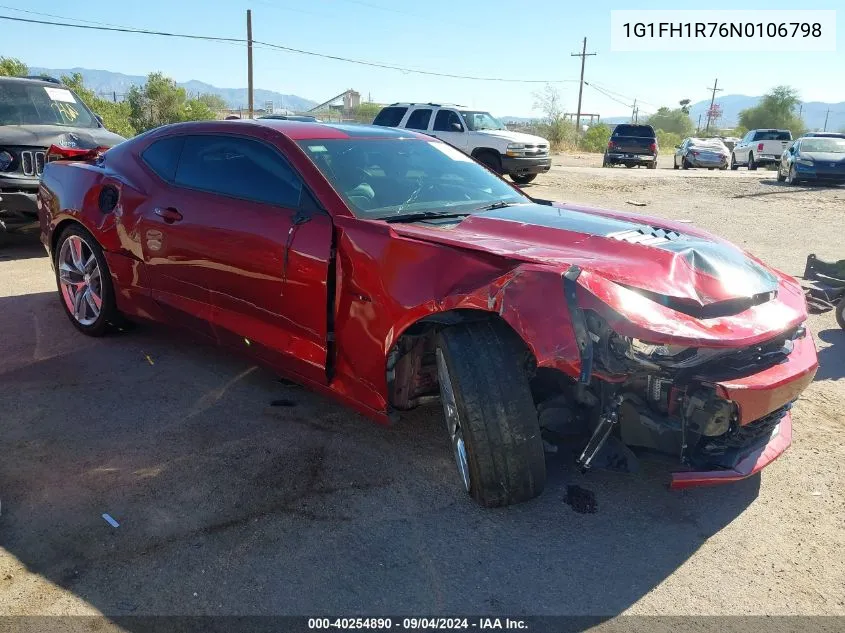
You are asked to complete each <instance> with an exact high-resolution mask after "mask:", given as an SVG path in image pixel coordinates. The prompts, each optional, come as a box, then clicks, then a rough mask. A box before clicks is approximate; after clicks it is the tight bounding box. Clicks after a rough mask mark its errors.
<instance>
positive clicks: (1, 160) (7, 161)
mask: <svg viewBox="0 0 845 633" xmlns="http://www.w3.org/2000/svg"><path fill="white" fill-rule="evenodd" d="M13 162H15V157H14V156H12V155H11V154H10V153H9V152H7V151H5V150H4V151H2V152H0V171H8V170H9V169H10V168H11V167H12V163H13Z"/></svg>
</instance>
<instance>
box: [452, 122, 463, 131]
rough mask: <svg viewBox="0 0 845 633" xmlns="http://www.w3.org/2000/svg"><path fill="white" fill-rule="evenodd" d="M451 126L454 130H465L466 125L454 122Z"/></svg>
mask: <svg viewBox="0 0 845 633" xmlns="http://www.w3.org/2000/svg"><path fill="white" fill-rule="evenodd" d="M449 127H451V128H452V131H453V132H463V131H464V126H463V125H461V124H460V123H452V124H451V125H450V126H449Z"/></svg>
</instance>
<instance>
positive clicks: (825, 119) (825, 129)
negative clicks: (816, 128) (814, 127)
mask: <svg viewBox="0 0 845 633" xmlns="http://www.w3.org/2000/svg"><path fill="white" fill-rule="evenodd" d="M828 116H830V108H828V109H827V112H825V113H824V129H823V130H822V132H827V117H828Z"/></svg>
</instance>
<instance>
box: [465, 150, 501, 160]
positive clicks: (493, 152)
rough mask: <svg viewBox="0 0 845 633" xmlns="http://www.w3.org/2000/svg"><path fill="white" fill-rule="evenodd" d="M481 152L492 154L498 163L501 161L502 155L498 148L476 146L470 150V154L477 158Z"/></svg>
mask: <svg viewBox="0 0 845 633" xmlns="http://www.w3.org/2000/svg"><path fill="white" fill-rule="evenodd" d="M482 154H493V155H494V156H495V157H496V160H498V161H499V162H500V163H501V162H502V155H501V153H500V152H499V151H498V150H495V149H493V148H492V147H476V148H475V149H474V150H472V154H470V155H471V156H472V157H473V158H478V157H479V156H481V155H482Z"/></svg>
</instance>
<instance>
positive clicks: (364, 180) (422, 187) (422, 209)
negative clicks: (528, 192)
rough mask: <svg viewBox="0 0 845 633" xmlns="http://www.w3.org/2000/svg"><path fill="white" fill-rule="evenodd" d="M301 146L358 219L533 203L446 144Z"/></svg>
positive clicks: (379, 141)
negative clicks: (492, 205)
mask: <svg viewBox="0 0 845 633" xmlns="http://www.w3.org/2000/svg"><path fill="white" fill-rule="evenodd" d="M299 144H300V146H301V147H302V148H303V149H304V150H305V153H306V154H307V155H308V157H309V158H310V159H311V160H312V161H313V162H314V164H315V165H316V166H317V167H318V168H319V169H320V171H321V172H322V173H323V175H324V176H325V177H326V179H328V181H329V182H330V183H331V184H332V186H333V187H334V189H335V191H337V192H338V193H339V194H340V195H341V196H342V197H343V198H344V200H345V201H346V203H347V204H348V205H349V208H350V209H351V210H352V212H353V213H354V214H355V215H356V216H357V217H361V218H369V219H386V218H390V217H392V216H393V217H395V216H399V215H405V214H411V213H413V214H416V213H429V212H430V213H443V214H454V213H472V212H473V211H476V210H479V209H481V208H483V207H486V206H490V205H491V204H494V203H497V202H504V203H508V204H511V203H526V202H530V200H529V199H528V198H527V197H525V196H524V195H522V194H521V193H519V192H518V191H517V190H516V189H514V188H513V187H511V186H510V185H508V184H507V183H506V182H504V181H503V180H501V179H499V178H497V177H496V176H494V175H493V174H491V173H490V172H489V171H487V170H486V169H485V168H484V167H482V166H480V165H479V164H478V163H476V162H475V161H474V160H472V159H471V158H470V157H469V156H467V155H466V154H464V153H463V152H461V151H459V150H457V149H455V148H454V147H452V146H451V145H447V144H446V143H440V142H436V141H426V140H422V139H343V140H322V139H320V140H315V139H312V140H305V141H300V142H299Z"/></svg>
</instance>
